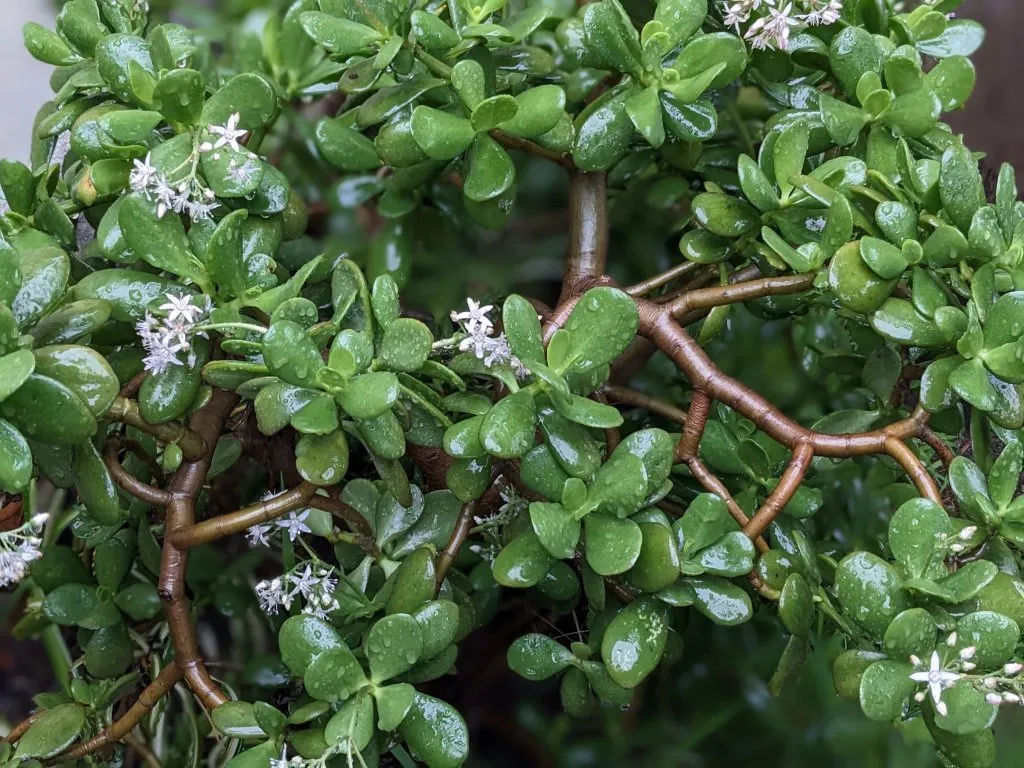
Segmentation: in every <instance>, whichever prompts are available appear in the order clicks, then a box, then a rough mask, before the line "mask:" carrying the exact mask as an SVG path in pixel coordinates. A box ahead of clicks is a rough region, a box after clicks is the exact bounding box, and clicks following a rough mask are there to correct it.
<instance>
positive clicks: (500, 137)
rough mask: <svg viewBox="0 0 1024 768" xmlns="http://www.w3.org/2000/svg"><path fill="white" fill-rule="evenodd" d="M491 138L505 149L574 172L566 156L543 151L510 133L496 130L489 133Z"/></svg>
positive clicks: (547, 150)
mask: <svg viewBox="0 0 1024 768" xmlns="http://www.w3.org/2000/svg"><path fill="white" fill-rule="evenodd" d="M491 138H492V139H494V140H495V141H496V142H498V143H499V144H501V146H503V147H505V148H506V149H515V150H517V151H519V152H525V153H526V154H528V155H533V156H535V157H540V158H543V159H545V160H550V161H551V162H552V163H555V164H556V165H560V166H562V167H563V168H565V169H566V170H567V171H574V170H576V164H575V163H574V162H573V161H572V158H571V157H569V156H568V155H563V154H561V153H559V152H552V151H551V150H550V149H545V148H544V147H542V146H541V145H540V144H537V143H536V142H533V141H530V140H529V139H524V138H521V137H519V136H513V135H512V134H511V133H505V131H500V130H498V129H497V128H495V129H494V130H492V131H491Z"/></svg>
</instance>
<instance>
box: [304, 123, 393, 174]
mask: <svg viewBox="0 0 1024 768" xmlns="http://www.w3.org/2000/svg"><path fill="white" fill-rule="evenodd" d="M350 123H351V121H350V120H347V119H345V118H343V117H337V118H329V117H325V118H323V119H322V120H321V121H320V122H318V123H317V124H316V133H315V136H316V147H317V149H319V150H320V154H321V155H323V158H324V160H326V161H327V162H328V163H330V164H331V165H333V166H334V167H335V168H340V169H341V170H343V171H355V172H358V171H373V170H376V169H377V168H378V167H380V159H379V158H378V156H377V149H376V147H375V146H374V143H373V139H371V138H369V137H367V136H364V135H363V134H361V133H359V132H358V131H357V130H355V129H354V128H352V127H351V125H350Z"/></svg>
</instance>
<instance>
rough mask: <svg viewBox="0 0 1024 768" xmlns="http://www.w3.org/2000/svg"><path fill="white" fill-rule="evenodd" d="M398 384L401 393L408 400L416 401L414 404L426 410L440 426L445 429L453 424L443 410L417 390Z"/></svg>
mask: <svg viewBox="0 0 1024 768" xmlns="http://www.w3.org/2000/svg"><path fill="white" fill-rule="evenodd" d="M398 386H399V388H400V389H401V390H402V394H403V395H405V396H406V397H408V398H409V399H410V400H412V401H413V402H414V403H416V405H418V406H419V407H420V408H422V409H423V410H424V411H426V412H427V413H429V414H430V415H431V416H433V417H434V419H436V420H437V422H438V423H439V424H440V425H441V426H443V427H444V428H445V429H447V428H448V427H450V426H451V425H452V424H453V422H452V420H451V419H449V418H448V417H447V416H446V415H445V414H444V412H443V411H441V410H438V408H437V407H436V406H435V405H434V404H433V403H431V402H430V401H429V400H427V399H426V398H425V397H423V395H421V394H420V393H419V392H417V391H415V390H414V389H411V388H409V387H407V386H405V384H399V385H398Z"/></svg>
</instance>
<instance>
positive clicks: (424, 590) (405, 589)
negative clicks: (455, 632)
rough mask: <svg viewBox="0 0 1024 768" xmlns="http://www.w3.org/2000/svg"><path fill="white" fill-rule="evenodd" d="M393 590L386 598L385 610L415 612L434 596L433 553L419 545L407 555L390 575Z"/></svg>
mask: <svg viewBox="0 0 1024 768" xmlns="http://www.w3.org/2000/svg"><path fill="white" fill-rule="evenodd" d="M392 579H394V585H395V586H394V590H393V591H392V593H391V597H390V598H388V603H387V607H386V612H387V613H389V614H392V613H410V614H412V613H415V612H416V611H417V610H419V609H420V608H421V607H422V606H423V605H424V604H425V603H427V602H429V601H430V600H432V599H433V597H434V592H435V590H436V589H437V583H436V579H435V571H434V555H433V553H432V552H431V550H430V549H428V548H427V547H420V548H419V549H416V550H415V551H413V553H412V554H410V555H408V556H407V557H406V558H405V559H404V560H403V561H402V564H401V565H400V566H399V567H398V570H397V571H395V573H394V574H393V575H392Z"/></svg>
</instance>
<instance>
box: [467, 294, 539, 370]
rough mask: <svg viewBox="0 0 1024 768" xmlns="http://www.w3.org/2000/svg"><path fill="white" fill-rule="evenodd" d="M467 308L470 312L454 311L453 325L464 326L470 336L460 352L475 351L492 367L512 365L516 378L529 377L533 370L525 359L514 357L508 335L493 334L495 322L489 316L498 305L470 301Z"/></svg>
mask: <svg viewBox="0 0 1024 768" xmlns="http://www.w3.org/2000/svg"><path fill="white" fill-rule="evenodd" d="M466 305H467V306H468V307H469V309H468V310H467V311H466V312H452V314H451V317H452V322H453V323H460V324H461V325H462V328H463V330H464V331H465V332H466V337H465V338H464V339H463V340H462V341H461V342H459V351H460V352H470V351H472V353H473V354H474V355H475V356H476V357H477V358H479V359H480V360H482V361H483V363H484V365H485V366H487V367H488V368H491V367H493V366H496V365H508V366H510V367H511V368H512V372H513V373H515V375H516V378H519V379H523V378H526V377H527V376H528V375H529V374H530V371H529V370H528V369H527V367H526V366H525V365H523V361H522V360H520V359H519V358H518V357H516V356H515V355H513V354H512V349H511V348H510V347H509V345H508V339H506V338H505V334H504V333H499V334H498V335H497V336H494V335H493V333H494V323H493V322H491V318H490V317H488V313H489V312H490V311H491V310H492V309H494V305H493V304H486V305H484V306H481V305H480V303H479V302H477V301H473V299H466Z"/></svg>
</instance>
